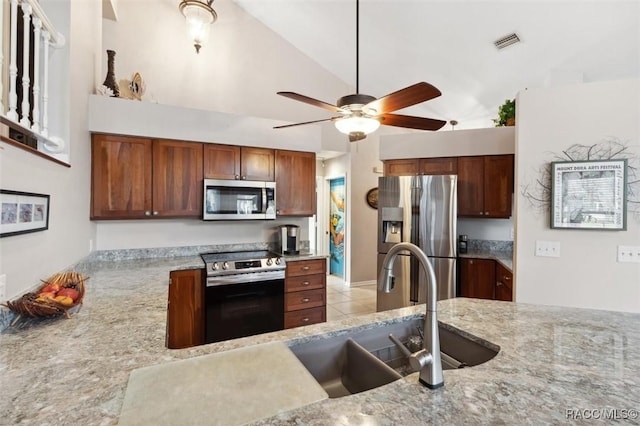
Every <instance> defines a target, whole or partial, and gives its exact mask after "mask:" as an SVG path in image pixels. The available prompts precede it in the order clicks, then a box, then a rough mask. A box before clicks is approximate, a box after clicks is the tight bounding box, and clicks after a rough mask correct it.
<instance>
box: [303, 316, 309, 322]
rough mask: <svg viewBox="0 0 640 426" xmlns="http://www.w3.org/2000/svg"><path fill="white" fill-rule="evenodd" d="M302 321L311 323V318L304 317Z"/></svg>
mask: <svg viewBox="0 0 640 426" xmlns="http://www.w3.org/2000/svg"><path fill="white" fill-rule="evenodd" d="M301 321H302V322H309V317H304V318H302V320H301Z"/></svg>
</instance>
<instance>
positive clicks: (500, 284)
mask: <svg viewBox="0 0 640 426" xmlns="http://www.w3.org/2000/svg"><path fill="white" fill-rule="evenodd" d="M496 285H497V286H498V287H500V286H502V285H504V284H503V283H502V281H496Z"/></svg>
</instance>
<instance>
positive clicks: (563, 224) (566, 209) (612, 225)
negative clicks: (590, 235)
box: [551, 160, 627, 231]
mask: <svg viewBox="0 0 640 426" xmlns="http://www.w3.org/2000/svg"><path fill="white" fill-rule="evenodd" d="M626 184H627V160H603V161H571V162H554V163H551V228H559V229H601V230H616V231H623V230H625V229H627V217H626V204H627V196H626V195H627V191H626Z"/></svg>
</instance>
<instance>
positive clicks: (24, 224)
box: [0, 189, 49, 238]
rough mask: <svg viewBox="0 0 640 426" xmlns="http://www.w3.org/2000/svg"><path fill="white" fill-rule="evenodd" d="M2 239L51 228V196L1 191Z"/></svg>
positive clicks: (0, 219)
mask: <svg viewBox="0 0 640 426" xmlns="http://www.w3.org/2000/svg"><path fill="white" fill-rule="evenodd" d="M0 209H2V210H1V212H2V216H1V218H0V238H2V237H10V236H12V235H19V234H26V233H29V232H37V231H44V230H45V229H48V228H49V196H48V195H44V194H33V193H30V192H18V191H9V190H6V189H0Z"/></svg>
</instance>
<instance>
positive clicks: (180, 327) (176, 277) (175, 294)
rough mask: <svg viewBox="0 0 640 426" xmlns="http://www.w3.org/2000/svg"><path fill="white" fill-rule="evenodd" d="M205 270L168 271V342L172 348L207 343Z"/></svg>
mask: <svg viewBox="0 0 640 426" xmlns="http://www.w3.org/2000/svg"><path fill="white" fill-rule="evenodd" d="M203 273H204V271H203V270H202V269H190V270H184V271H173V272H171V273H170V274H169V277H170V279H169V304H168V306H167V337H166V344H167V347H168V348H170V349H179V348H188V347H191V346H197V345H202V344H204V282H203V281H202V280H203V278H202V277H203Z"/></svg>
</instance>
